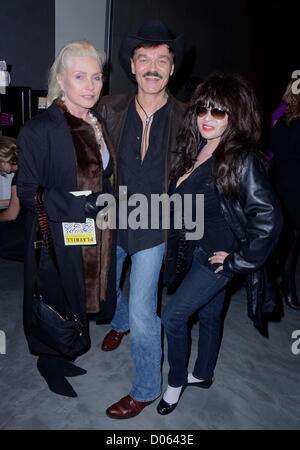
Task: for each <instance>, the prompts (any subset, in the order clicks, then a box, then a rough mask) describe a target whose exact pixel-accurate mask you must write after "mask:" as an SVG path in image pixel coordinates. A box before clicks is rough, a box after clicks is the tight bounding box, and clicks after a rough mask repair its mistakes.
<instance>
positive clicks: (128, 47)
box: [119, 34, 184, 79]
mask: <svg viewBox="0 0 300 450" xmlns="http://www.w3.org/2000/svg"><path fill="white" fill-rule="evenodd" d="M147 42H160V43H162V44H166V45H168V46H169V47H170V49H171V50H172V52H173V53H174V73H175V72H176V71H177V70H178V68H179V66H180V64H181V62H182V60H183V56H184V38H183V34H180V35H179V36H177V37H176V38H175V39H169V40H163V39H159V40H157V39H145V38H140V37H138V36H134V35H130V34H128V35H127V36H126V37H125V39H124V40H123V42H122V44H121V47H120V50H119V59H120V62H121V64H122V67H123V69H124V70H125V72H126V73H127V74H128V75H129V76H130V77H131V78H134V79H135V76H134V75H133V73H132V71H131V61H130V58H131V57H132V53H133V50H134V49H135V48H137V47H138V46H140V45H141V44H143V43H147Z"/></svg>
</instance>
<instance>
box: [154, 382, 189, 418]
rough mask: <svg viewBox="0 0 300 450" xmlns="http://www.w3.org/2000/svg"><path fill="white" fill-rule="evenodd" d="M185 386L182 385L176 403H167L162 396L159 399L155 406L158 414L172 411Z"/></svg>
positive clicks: (163, 414) (164, 414)
mask: <svg viewBox="0 0 300 450" xmlns="http://www.w3.org/2000/svg"><path fill="white" fill-rule="evenodd" d="M185 388H186V386H185V385H184V386H182V389H181V392H180V395H179V398H178V401H177V402H176V403H167V402H166V401H165V400H164V399H163V398H162V399H161V400H160V402H159V404H158V405H157V407H156V411H157V412H158V414H161V415H162V416H166V415H167V414H170V413H171V412H172V411H174V409H175V408H176V406H177V405H178V403H179V400H180V398H181V396H182V394H183V392H184V390H185Z"/></svg>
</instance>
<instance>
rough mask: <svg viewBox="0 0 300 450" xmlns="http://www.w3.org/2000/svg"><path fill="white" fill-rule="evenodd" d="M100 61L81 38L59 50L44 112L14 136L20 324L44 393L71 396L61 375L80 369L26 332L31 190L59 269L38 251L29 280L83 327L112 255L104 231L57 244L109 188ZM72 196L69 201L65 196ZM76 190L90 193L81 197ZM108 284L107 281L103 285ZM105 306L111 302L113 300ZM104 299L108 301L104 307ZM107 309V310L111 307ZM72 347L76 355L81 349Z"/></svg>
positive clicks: (111, 174) (111, 172) (100, 295)
mask: <svg viewBox="0 0 300 450" xmlns="http://www.w3.org/2000/svg"><path fill="white" fill-rule="evenodd" d="M103 63H104V56H103V55H102V54H101V53H99V52H98V51H97V50H96V49H95V47H94V46H93V45H92V44H91V43H90V42H88V41H74V42H71V43H69V44H67V45H66V46H65V47H63V48H62V50H61V51H60V52H59V54H58V56H57V58H56V60H55V61H54V64H53V66H52V68H51V71H50V79H49V90H48V104H49V107H48V109H47V110H46V111H45V112H43V113H42V114H39V115H38V116H36V117H34V118H33V119H32V120H30V121H29V122H28V123H27V124H26V125H25V126H24V127H23V129H22V130H21V133H20V136H19V139H18V148H19V153H20V167H19V177H18V183H17V189H18V195H19V198H20V200H21V202H22V203H23V204H24V205H25V206H26V207H27V208H28V210H29V212H28V220H27V232H28V236H27V238H28V247H27V256H26V263H25V296H24V325H25V333H26V337H27V340H28V344H29V349H30V351H31V352H32V353H34V354H37V355H39V359H38V363H37V365H38V369H39V371H40V374H41V375H42V376H43V377H44V378H45V380H46V382H47V383H48V386H49V388H50V390H52V391H53V392H55V393H56V394H60V395H65V396H68V397H75V396H76V395H77V394H76V392H75V391H74V389H73V388H72V386H71V385H70V384H69V383H68V381H67V380H66V378H65V377H66V376H76V375H81V374H84V373H85V372H86V371H85V370H83V369H81V368H78V367H76V366H75V365H73V364H72V363H71V361H67V359H66V358H64V357H63V355H61V354H59V353H58V352H57V351H56V350H54V349H53V348H51V347H49V345H47V343H46V342H45V341H43V340H42V339H41V338H40V337H39V336H37V335H36V334H35V333H34V332H33V329H32V302H33V292H34V283H35V271H36V264H35V254H34V240H35V237H36V232H35V230H36V223H37V209H36V195H37V191H39V192H40V191H42V197H43V202H44V206H45V210H46V215H47V221H48V225H49V228H50V232H51V235H52V240H53V244H54V249H55V252H56V257H57V265H58V269H59V272H58V271H57V270H56V269H55V267H54V264H53V261H52V259H51V257H50V256H49V254H48V252H47V250H46V249H45V248H43V249H42V253H41V258H40V264H39V267H38V274H37V283H38V287H39V291H41V292H42V294H43V298H44V301H45V302H46V303H47V304H49V305H51V306H52V307H53V308H54V309H56V310H57V311H59V312H60V313H61V314H64V313H65V312H66V304H65V297H67V298H68V303H69V306H71V308H72V313H74V314H76V316H77V317H78V318H79V320H80V321H81V322H82V323H83V324H84V330H85V331H84V333H85V334H86V335H87V336H86V337H87V339H86V341H88V327H87V317H86V312H88V313H98V312H99V310H100V309H101V307H102V306H103V305H104V303H105V301H106V307H107V305H108V303H109V299H108V293H107V285H108V278H109V273H110V263H111V254H112V231H111V230H108V229H107V230H103V231H100V230H99V229H97V227H96V230H95V231H96V241H97V243H96V244H95V245H89V246H88V245H71V246H68V245H65V242H64V236H63V231H62V223H63V222H71V223H84V222H85V221H86V218H87V217H90V218H95V216H96V214H97V212H98V211H99V207H97V206H96V199H97V196H98V193H99V192H102V191H106V192H107V191H110V190H113V189H114V183H115V173H116V164H115V156H114V153H113V149H112V147H111V145H110V141H109V139H108V137H107V134H106V131H105V128H104V125H103V122H102V120H101V118H100V117H99V116H97V115H96V114H95V113H94V112H93V111H92V108H93V106H94V105H95V103H96V102H97V101H98V99H99V96H100V93H101V89H102V83H103V81H102V80H103ZM73 191H79V192H77V194H78V193H79V195H77V196H74V195H73V194H72V193H71V192H73ZM82 191H90V192H92V194H90V195H88V196H85V195H83V193H82ZM109 285H112V286H113V285H114V283H113V282H112V283H109ZM111 298H112V305H113V295H112V296H111ZM107 302H108V303H107ZM112 307H113V306H112ZM87 348H88V345H86V346H85V347H83V348H82V347H80V346H79V347H78V348H76V349H74V350H76V354H79V353H83V352H85V351H86V350H87Z"/></svg>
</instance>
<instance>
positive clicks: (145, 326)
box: [111, 244, 164, 401]
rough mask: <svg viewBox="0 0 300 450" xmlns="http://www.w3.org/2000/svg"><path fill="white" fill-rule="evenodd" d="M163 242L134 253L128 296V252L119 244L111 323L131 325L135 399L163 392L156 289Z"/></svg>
mask: <svg viewBox="0 0 300 450" xmlns="http://www.w3.org/2000/svg"><path fill="white" fill-rule="evenodd" d="M163 255H164V244H160V245H157V246H156V247H152V248H149V249H146V250H142V251H139V252H137V253H135V254H134V255H131V272H130V293H129V299H127V298H126V296H125V295H124V293H123V292H122V290H121V289H120V279H121V274H122V269H123V264H124V261H125V258H126V256H127V253H126V251H125V250H123V249H122V248H121V247H119V246H118V247H117V308H116V312H115V315H114V317H113V320H112V322H111V325H112V327H113V329H114V330H116V331H119V332H120V331H126V330H128V329H130V345H131V355H132V360H133V369H134V380H133V385H132V389H131V391H130V395H131V396H132V397H133V398H134V399H135V400H140V401H150V400H154V399H155V398H157V397H158V396H159V395H160V392H161V322H160V319H159V317H158V316H157V289H158V281H159V274H160V270H161V265H162V260H163ZM128 300H129V301H128Z"/></svg>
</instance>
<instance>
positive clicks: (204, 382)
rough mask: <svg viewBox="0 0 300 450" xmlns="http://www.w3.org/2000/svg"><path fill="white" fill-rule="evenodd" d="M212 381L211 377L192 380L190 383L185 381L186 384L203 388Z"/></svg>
mask: <svg viewBox="0 0 300 450" xmlns="http://www.w3.org/2000/svg"><path fill="white" fill-rule="evenodd" d="M213 381H214V380H213V379H212V378H209V379H208V380H204V381H193V382H192V383H187V386H196V387H200V388H203V389H208V388H210V386H211V385H212V384H213Z"/></svg>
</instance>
